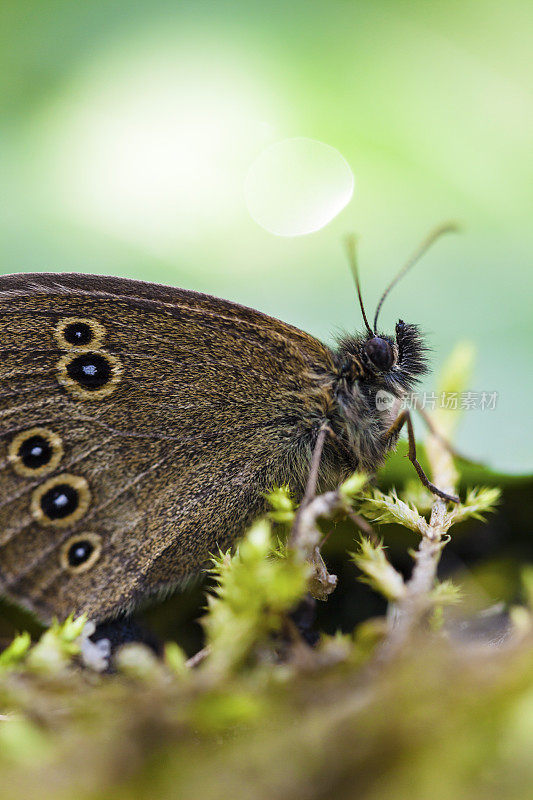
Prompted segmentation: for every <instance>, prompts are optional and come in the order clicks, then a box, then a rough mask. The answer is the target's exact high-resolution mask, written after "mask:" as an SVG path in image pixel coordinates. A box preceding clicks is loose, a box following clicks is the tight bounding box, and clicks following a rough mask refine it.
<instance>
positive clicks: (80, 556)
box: [60, 533, 102, 575]
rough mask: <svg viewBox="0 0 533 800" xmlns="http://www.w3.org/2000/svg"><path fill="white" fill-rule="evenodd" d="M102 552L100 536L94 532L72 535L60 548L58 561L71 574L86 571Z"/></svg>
mask: <svg viewBox="0 0 533 800" xmlns="http://www.w3.org/2000/svg"><path fill="white" fill-rule="evenodd" d="M101 552H102V538H101V537H100V536H98V535H97V534H96V533H82V534H80V535H79V536H72V537H71V538H70V539H69V540H68V541H67V542H65V544H64V545H63V547H62V548H61V555H60V563H61V566H62V567H63V569H65V570H67V571H68V572H70V573H71V574H73V575H77V574H79V573H80V572H86V571H87V570H88V569H90V568H91V567H92V566H93V564H95V563H96V561H98V559H99V558H100V554H101Z"/></svg>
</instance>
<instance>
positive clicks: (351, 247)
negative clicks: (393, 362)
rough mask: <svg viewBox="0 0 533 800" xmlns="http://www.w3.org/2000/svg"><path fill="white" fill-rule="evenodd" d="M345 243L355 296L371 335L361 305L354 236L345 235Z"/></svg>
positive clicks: (370, 331)
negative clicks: (355, 290)
mask: <svg viewBox="0 0 533 800" xmlns="http://www.w3.org/2000/svg"><path fill="white" fill-rule="evenodd" d="M345 245H346V254H347V256H348V263H349V264H350V269H351V270H352V275H353V278H354V281H355V286H356V288H357V297H358V298H359V305H360V306H361V313H362V315H363V320H364V323H365V325H366V329H367V331H368V333H369V334H370V335H372V328H371V327H370V325H369V324H368V319H367V318H366V311H365V307H364V305H363V295H362V294H361V284H360V283H359V269H358V268H357V247H356V239H355V236H347V237H346V239H345Z"/></svg>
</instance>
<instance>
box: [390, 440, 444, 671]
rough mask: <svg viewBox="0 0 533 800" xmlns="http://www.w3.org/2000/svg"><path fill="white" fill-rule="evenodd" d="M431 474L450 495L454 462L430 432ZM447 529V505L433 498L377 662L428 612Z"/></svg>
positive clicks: (395, 649)
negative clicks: (403, 589)
mask: <svg viewBox="0 0 533 800" xmlns="http://www.w3.org/2000/svg"><path fill="white" fill-rule="evenodd" d="M426 451H427V455H428V459H429V463H430V467H431V475H432V478H433V481H434V482H435V483H436V484H437V486H440V487H442V489H443V490H444V491H445V492H447V493H448V494H453V493H454V491H455V484H456V481H457V478H458V475H457V472H456V470H455V467H454V464H453V459H452V456H451V454H450V451H449V448H447V447H446V446H445V444H444V442H443V439H442V437H441V436H440V434H437V433H436V432H435V433H431V434H430V435H429V436H428V439H427V442H426ZM448 528H449V521H448V519H447V510H446V502H445V501H444V500H442V499H441V498H440V497H435V499H434V501H433V506H432V508H431V517H430V521H429V524H428V526H427V528H425V529H424V530H423V531H421V533H422V538H421V540H420V545H419V547H418V550H417V551H416V553H415V555H414V560H415V564H414V567H413V572H412V574H411V578H410V579H409V581H408V582H407V584H406V586H405V594H404V595H403V597H402V598H401V599H400V600H398V601H397V602H396V603H394V604H392V605H391V606H390V607H389V612H388V623H389V633H388V635H387V637H386V639H385V641H384V642H383V644H382V646H381V648H380V649H379V650H378V653H377V661H378V662H384V661H389V660H390V659H392V658H394V656H395V655H397V653H398V652H399V650H400V649H401V648H402V647H403V645H404V644H405V642H406V641H407V640H408V639H409V637H410V635H411V634H412V633H413V632H414V630H415V629H416V627H417V626H418V624H419V623H420V622H421V620H422V619H423V618H424V617H425V615H426V614H427V612H428V611H429V609H430V599H429V595H430V592H431V590H432V589H433V586H434V584H435V578H436V576H437V567H438V564H439V561H440V555H441V552H442V549H443V547H444V546H445V544H446V541H447V540H446V538H445V537H446V532H447V530H448Z"/></svg>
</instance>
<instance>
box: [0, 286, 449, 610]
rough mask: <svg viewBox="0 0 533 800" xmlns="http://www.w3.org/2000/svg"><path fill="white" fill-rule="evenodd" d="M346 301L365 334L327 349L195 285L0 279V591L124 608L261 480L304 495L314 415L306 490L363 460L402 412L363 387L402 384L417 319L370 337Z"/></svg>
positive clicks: (412, 378) (179, 565) (40, 606)
mask: <svg viewBox="0 0 533 800" xmlns="http://www.w3.org/2000/svg"><path fill="white" fill-rule="evenodd" d="M357 286H358V292H359V296H360V299H361V295H360V287H359V283H358V282H357ZM361 308H362V310H363V316H364V320H365V324H366V331H365V332H364V333H362V334H357V335H354V336H345V337H343V338H342V339H341V340H340V341H339V342H338V343H337V347H336V348H330V347H328V346H326V345H325V344H323V343H322V342H320V341H319V340H317V339H316V338H314V337H313V336H311V335H309V334H307V333H305V332H303V331H301V330H299V329H297V328H295V327H293V326H291V325H288V324H286V323H284V322H281V321H279V320H277V319H273V318H272V317H269V316H267V315H265V314H263V313H261V312H259V311H255V310H253V309H250V308H245V307H243V306H240V305H237V304H235V303H231V302H228V301H225V300H221V299H217V298H214V297H211V296H208V295H203V294H199V293H196V292H192V291H185V290H182V289H175V288H171V287H168V286H159V285H156V284H152V283H144V282H140V281H133V280H127V279H122V278H113V277H101V276H96V275H80V274H45V273H42V274H15V275H6V276H2V277H0V342H1V344H0V349H1V361H0V447H1V455H0V594H2V595H4V596H5V597H7V598H8V599H10V600H12V601H14V602H15V603H18V604H20V605H22V606H24V607H26V608H27V609H29V610H30V611H31V612H33V613H34V614H35V615H37V617H38V618H39V619H41V620H42V621H44V622H45V623H48V622H50V621H51V620H52V619H53V618H54V617H58V618H59V619H63V618H65V617H66V616H67V615H69V614H74V615H80V614H82V613H83V614H86V615H87V617H88V618H89V619H91V620H94V621H95V622H101V621H105V620H109V619H113V618H116V617H117V616H118V615H120V614H124V613H128V612H130V611H131V610H132V609H134V608H135V607H136V606H138V605H139V604H140V603H141V602H142V601H144V600H145V599H146V598H147V597H149V596H150V595H154V594H158V593H161V592H166V591H168V590H169V589H171V588H172V587H176V586H178V585H179V584H180V583H182V582H183V581H185V580H186V579H187V578H188V577H189V576H191V575H194V574H196V573H197V572H198V571H199V570H200V569H201V568H202V566H203V565H205V563H206V560H207V558H208V556H209V554H210V553H213V552H215V551H216V550H217V549H218V548H220V549H222V550H225V549H226V548H228V547H229V546H231V545H232V544H233V543H234V542H235V541H236V540H237V539H238V538H239V536H240V535H241V534H242V533H243V532H244V531H245V529H246V528H247V527H248V526H249V525H250V524H251V522H252V521H253V520H254V519H255V518H256V517H257V516H259V515H261V514H262V513H264V511H265V509H266V500H265V494H266V493H267V492H268V490H269V489H271V488H272V487H273V486H275V485H281V484H288V485H289V486H290V487H291V488H292V490H293V491H294V493H295V494H296V495H297V496H300V497H301V496H302V495H303V493H304V490H305V486H306V481H307V477H308V472H309V465H310V463H311V460H312V457H313V452H314V450H315V447H316V443H317V438H318V436H319V431H321V430H324V426H325V425H327V429H328V432H329V434H331V435H328V436H327V437H326V440H325V442H324V444H323V449H321V453H320V469H319V484H318V485H319V489H326V488H332V487H335V486H337V485H338V484H339V482H341V481H342V480H344V479H345V478H346V477H348V476H349V475H350V474H351V473H352V472H353V471H354V470H357V469H362V470H366V471H368V472H374V471H375V470H376V469H377V468H378V467H379V466H380V464H381V463H382V462H383V460H384V458H385V456H386V454H387V453H388V451H389V450H390V449H391V447H394V445H395V444H396V441H397V439H398V435H399V429H400V427H401V425H402V424H403V422H406V421H407V424H408V425H410V419H409V418H408V415H407V417H406V416H405V415H404V417H403V418H397V419H396V420H395V418H394V416H393V415H392V410H391V408H390V407H387V408H380V407H379V404H378V403H377V400H376V398H377V395H378V393H379V392H380V391H383V390H385V391H387V392H389V393H390V394H391V395H392V396H393V397H394V398H396V399H397V400H400V399H401V398H402V397H404V395H405V393H406V392H409V391H411V390H412V389H413V387H414V386H415V384H416V381H417V380H418V379H419V377H420V376H421V375H423V374H424V372H425V371H426V358H425V347H424V342H423V339H422V337H421V334H420V332H419V330H418V328H417V326H416V325H412V324H407V323H404V322H403V321H401V320H400V321H399V322H398V323H397V325H396V329H395V335H394V336H393V337H391V336H388V335H385V334H382V333H378V332H377V328H376V324H375V325H374V327H373V328H371V327H370V325H369V324H368V321H367V319H366V315H365V313H364V307H363V304H362V300H361ZM376 322H377V321H376ZM411 432H412V431H411ZM415 462H416V463H415ZM413 463H415V466H417V465H418V462H417V461H416V454H415V457H414V461H413ZM417 469H418V470H419V473H420V474H421V477H422V479H423V480H424V479H425V482H426V485H428V486H429V487H430V488H431V489H432V491H435V492H436V493H437V494H440V495H441V496H442V497H443V498H444V499H446V500H455V499H456V498H453V497H450V496H449V495H446V494H445V493H443V492H440V491H439V490H438V489H437V488H436V487H434V486H433V485H432V484H430V483H429V481H428V480H427V478H426V477H425V475H424V473H423V472H421V469H419V465H418V466H417Z"/></svg>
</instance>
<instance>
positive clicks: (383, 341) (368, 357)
mask: <svg viewBox="0 0 533 800" xmlns="http://www.w3.org/2000/svg"><path fill="white" fill-rule="evenodd" d="M339 345H340V346H339V351H338V352H339V355H340V356H341V364H343V365H344V371H345V374H350V375H351V376H352V377H353V378H354V379H356V380H357V382H358V384H359V386H361V387H363V386H367V387H370V386H372V387H375V388H382V389H385V390H387V391H389V392H392V393H393V394H395V395H401V394H402V393H403V392H406V391H410V390H411V389H413V388H414V386H415V385H416V383H417V381H418V379H419V377H420V376H421V375H423V374H424V373H425V372H427V359H426V354H427V346H426V344H425V342H424V339H423V337H422V335H421V333H420V330H419V328H418V326H417V325H412V324H409V323H406V322H404V321H403V320H399V321H398V322H397V324H396V330H395V335H394V336H388V335H387V334H384V333H374V332H372V331H368V332H367V333H366V334H364V335H359V336H346V337H344V338H343V339H342V340H341V341H340V343H339Z"/></svg>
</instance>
